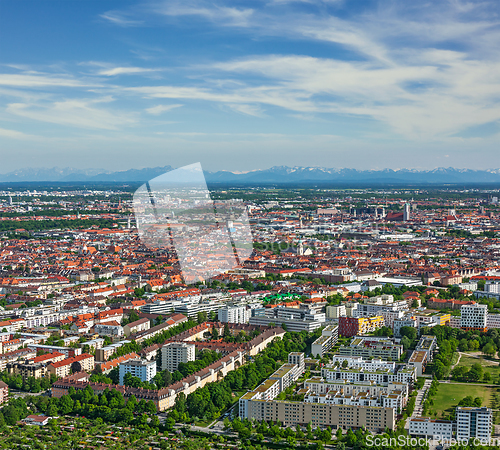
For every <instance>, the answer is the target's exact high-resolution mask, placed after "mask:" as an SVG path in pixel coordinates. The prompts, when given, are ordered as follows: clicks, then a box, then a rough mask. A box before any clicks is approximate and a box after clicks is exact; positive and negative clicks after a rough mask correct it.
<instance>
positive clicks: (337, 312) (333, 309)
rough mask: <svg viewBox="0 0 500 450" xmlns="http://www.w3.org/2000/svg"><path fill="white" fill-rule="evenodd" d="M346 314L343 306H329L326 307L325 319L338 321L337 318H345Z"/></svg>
mask: <svg viewBox="0 0 500 450" xmlns="http://www.w3.org/2000/svg"><path fill="white" fill-rule="evenodd" d="M346 315H347V312H346V309H345V305H330V306H327V307H326V318H327V319H338V318H339V317H342V316H346Z"/></svg>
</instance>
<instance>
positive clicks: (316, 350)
mask: <svg viewBox="0 0 500 450" xmlns="http://www.w3.org/2000/svg"><path fill="white" fill-rule="evenodd" d="M338 340H339V327H338V326H337V325H328V326H326V327H325V328H324V329H323V330H322V331H321V336H320V337H319V338H318V339H316V340H315V341H314V342H313V343H312V344H311V354H312V355H313V356H321V357H323V356H324V355H325V353H326V352H328V351H329V350H331V349H332V347H333V346H334V345H335V344H336V343H337V342H338Z"/></svg>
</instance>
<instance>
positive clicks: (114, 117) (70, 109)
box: [7, 99, 136, 130]
mask: <svg viewBox="0 0 500 450" xmlns="http://www.w3.org/2000/svg"><path fill="white" fill-rule="evenodd" d="M99 101H109V99H99V100H98V101H95V100H94V101H91V100H63V101H59V102H52V103H43V104H41V103H38V104H36V103H35V104H29V103H11V104H9V105H7V112H8V113H11V114H15V115H17V116H20V117H24V118H27V119H32V120H37V121H42V122H49V123H54V124H58V125H64V126H70V127H77V128H91V129H92V128H93V129H103V130H118V129H121V128H124V127H127V126H131V125H134V124H135V123H136V120H135V119H134V118H133V117H132V116H131V115H130V114H125V113H121V112H115V111H110V110H106V109H102V108H100V109H99V108H96V107H94V106H92V105H93V104H95V103H97V102H99Z"/></svg>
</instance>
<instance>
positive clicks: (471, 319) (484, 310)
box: [460, 304, 488, 331]
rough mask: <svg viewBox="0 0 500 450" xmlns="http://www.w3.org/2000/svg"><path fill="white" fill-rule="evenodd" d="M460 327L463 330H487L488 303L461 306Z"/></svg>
mask: <svg viewBox="0 0 500 450" xmlns="http://www.w3.org/2000/svg"><path fill="white" fill-rule="evenodd" d="M460 327H461V328H462V329H463V330H479V331H487V329H488V305H480V304H475V305H464V306H462V307H461V308H460Z"/></svg>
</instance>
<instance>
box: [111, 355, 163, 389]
mask: <svg viewBox="0 0 500 450" xmlns="http://www.w3.org/2000/svg"><path fill="white" fill-rule="evenodd" d="M118 370H119V374H120V384H121V385H123V380H124V378H125V375H126V374H127V373H130V374H131V375H132V376H134V377H137V378H140V380H141V381H151V379H153V378H154V376H155V375H156V361H154V360H153V361H148V360H146V359H140V358H135V359H129V360H127V361H124V362H122V363H120V366H119V369H118Z"/></svg>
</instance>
